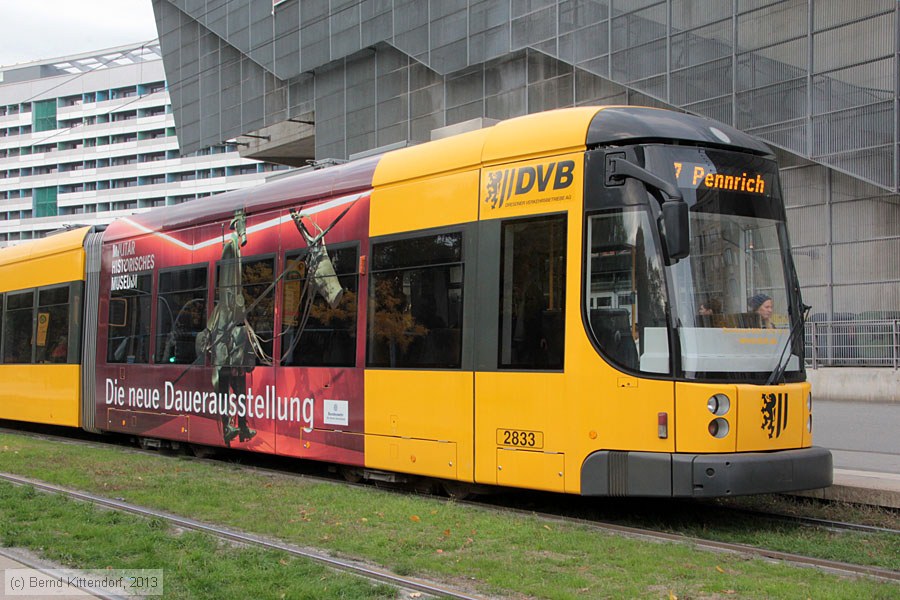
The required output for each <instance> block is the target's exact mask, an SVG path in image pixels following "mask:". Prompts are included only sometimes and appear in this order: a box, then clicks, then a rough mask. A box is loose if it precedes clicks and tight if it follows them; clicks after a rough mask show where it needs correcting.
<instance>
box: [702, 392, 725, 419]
mask: <svg viewBox="0 0 900 600" xmlns="http://www.w3.org/2000/svg"><path fill="white" fill-rule="evenodd" d="M706 409H707V410H709V412H711V413H712V414H714V415H716V416H717V417H721V416H722V415H724V414H725V413H727V412H728V411H729V410H730V409H731V400H730V399H729V398H728V396H726V395H725V394H716V395H714V396H710V398H709V400H707V401H706Z"/></svg>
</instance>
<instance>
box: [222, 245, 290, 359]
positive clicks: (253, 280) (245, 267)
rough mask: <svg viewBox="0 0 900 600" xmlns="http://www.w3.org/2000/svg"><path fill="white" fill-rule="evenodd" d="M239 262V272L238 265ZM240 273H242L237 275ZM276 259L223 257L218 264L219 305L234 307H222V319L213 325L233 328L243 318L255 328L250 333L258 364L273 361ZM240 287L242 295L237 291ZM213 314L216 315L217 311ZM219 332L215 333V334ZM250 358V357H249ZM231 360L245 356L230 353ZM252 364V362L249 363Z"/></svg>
mask: <svg viewBox="0 0 900 600" xmlns="http://www.w3.org/2000/svg"><path fill="white" fill-rule="evenodd" d="M238 264H239V265H240V271H238V269H237V265H238ZM238 273H239V274H238ZM274 281H275V258H274V257H270V258H242V259H239V260H223V261H220V262H219V264H218V266H217V267H216V304H219V303H222V302H225V305H230V304H231V303H232V301H231V300H230V298H234V300H235V302H236V304H235V306H234V307H233V309H232V310H230V311H229V310H220V311H219V312H220V314H221V317H220V319H222V320H221V321H220V322H218V323H216V322H211V323H210V327H212V328H218V329H219V330H224V329H229V330H230V329H231V328H233V327H235V326H237V325H241V323H242V322H241V323H238V322H236V321H238V320H239V319H243V318H244V316H245V312H246V320H247V323H249V325H250V328H251V329H252V331H251V332H250V336H251V338H252V344H253V346H254V349H255V352H257V353H258V354H257V355H256V357H255V360H256V364H258V365H263V364H268V365H271V364H272V341H273V338H274V332H275V286H274V285H272V284H273V282H274ZM238 289H239V290H240V294H238V293H237V291H238ZM213 314H216V313H215V311H214V313H213ZM219 333H221V331H220V332H218V333H217V332H215V331H214V332H213V335H214V337H215V336H216V335H218V334H219ZM248 358H249V357H248ZM228 360H231V361H239V362H241V363H243V360H244V357H240V358H239V357H236V356H230V357H229V359H228ZM250 364H252V363H250Z"/></svg>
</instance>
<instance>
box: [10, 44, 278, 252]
mask: <svg viewBox="0 0 900 600" xmlns="http://www.w3.org/2000/svg"><path fill="white" fill-rule="evenodd" d="M281 168H282V167H281V166H280V165H272V164H264V163H260V162H258V161H256V160H252V159H248V158H243V157H241V155H240V154H239V153H238V152H237V146H236V145H235V144H233V143H228V142H226V143H223V144H215V145H211V146H207V147H205V148H203V149H201V150H199V151H197V152H194V153H192V155H190V156H186V155H182V154H181V153H180V151H179V148H178V142H177V139H176V136H175V119H174V116H173V115H172V110H171V106H170V104H169V94H168V92H167V90H166V81H165V72H164V70H163V65H162V60H161V56H160V50H159V44H158V43H156V42H154V43H150V44H136V45H134V46H127V47H119V48H111V49H107V50H99V51H97V52H95V53H88V54H81V55H78V56H70V57H64V58H57V59H53V60H47V61H37V62H31V63H24V64H19V65H13V66H10V67H0V246H2V245H6V244H10V243H16V242H18V241H20V240H28V239H32V238H37V237H41V236H43V235H44V234H46V233H48V232H51V231H55V230H58V229H60V228H62V227H65V226H70V225H76V224H78V225H94V224H105V223H109V222H110V221H111V220H112V219H114V218H116V217H117V216H122V215H126V214H131V213H134V212H140V211H142V210H147V209H149V208H152V207H156V206H166V205H172V204H179V203H181V202H184V201H186V200H193V199H195V198H198V197H205V196H209V195H212V194H216V193H218V192H223V191H226V190H231V189H237V188H241V187H246V186H249V185H256V184H258V183H260V182H262V181H263V180H264V179H265V177H266V176H267V175H268V174H269V171H272V170H274V169H281Z"/></svg>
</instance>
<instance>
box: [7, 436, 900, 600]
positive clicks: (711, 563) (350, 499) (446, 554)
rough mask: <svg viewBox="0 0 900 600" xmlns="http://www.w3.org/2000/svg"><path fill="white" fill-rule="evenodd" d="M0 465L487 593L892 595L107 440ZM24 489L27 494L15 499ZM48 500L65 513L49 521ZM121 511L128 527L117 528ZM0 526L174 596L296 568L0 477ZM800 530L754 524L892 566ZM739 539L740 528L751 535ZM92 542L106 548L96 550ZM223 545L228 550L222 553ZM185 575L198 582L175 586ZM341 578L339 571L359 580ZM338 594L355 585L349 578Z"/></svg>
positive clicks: (847, 582) (21, 450)
mask: <svg viewBox="0 0 900 600" xmlns="http://www.w3.org/2000/svg"><path fill="white" fill-rule="evenodd" d="M0 471H2V472H8V473H15V474H20V475H24V476H28V477H33V478H36V479H41V480H44V481H48V482H52V483H55V484H59V485H64V486H68V487H72V488H77V489H81V490H87V491H90V492H94V493H98V494H103V495H106V496H110V497H115V498H124V499H125V500H126V501H128V502H132V503H135V504H139V505H145V506H149V507H153V508H158V509H162V510H166V511H169V512H173V513H177V514H180V515H184V516H189V517H192V518H196V519H200V520H204V521H207V522H213V523H219V524H223V525H227V526H230V527H234V528H239V529H242V530H245V531H250V532H253V533H257V534H263V535H268V536H272V537H277V538H280V539H283V540H286V541H289V542H291V543H295V544H298V545H302V546H311V547H316V548H319V549H322V550H326V551H330V552H332V553H335V554H338V555H344V556H349V557H354V558H359V559H363V560H367V561H370V562H372V563H374V564H378V565H381V566H383V567H385V568H388V569H391V570H393V571H395V572H397V573H400V574H412V575H417V576H421V577H427V578H434V579H438V580H442V581H444V582H446V583H448V584H450V585H453V584H465V585H469V586H474V588H475V589H476V590H477V592H478V593H480V594H484V595H489V596H504V597H523V596H525V597H539V598H559V599H566V598H602V597H616V598H620V597H627V598H669V597H670V596H677V597H678V598H723V597H728V598H732V597H734V598H742V597H743V598H759V597H768V598H816V599H821V598H863V597H865V598H897V597H900V586H898V585H896V584H889V583H881V582H874V581H871V580H867V579H852V578H842V577H839V576H836V575H833V574H826V573H822V572H819V571H816V570H812V569H807V568H798V567H793V566H789V565H784V564H772V563H768V562H765V561H762V560H757V559H748V558H747V557H744V556H735V555H731V554H719V553H712V552H706V551H700V550H697V549H695V548H692V547H691V546H690V545H689V544H674V543H654V542H647V541H642V540H636V539H631V538H627V537H622V536H616V535H610V534H607V533H603V532H600V531H598V530H596V529H594V528H591V527H589V526H586V525H577V524H572V525H570V524H559V523H551V522H548V521H546V520H543V519H540V518H538V517H535V516H522V515H510V514H503V513H497V512H495V511H492V510H490V509H483V508H477V507H471V506H464V505H460V504H458V503H454V502H445V501H441V500H437V499H433V498H425V497H419V496H415V495H412V494H408V495H402V494H396V493H390V492H385V491H380V490H376V489H371V488H369V489H364V488H349V487H346V486H343V485H337V484H332V483H328V482H319V481H312V480H303V479H298V478H293V477H288V476H282V475H276V474H264V473H255V472H248V471H247V470H244V469H241V468H240V467H236V466H232V465H226V464H211V463H208V462H203V463H200V462H196V461H189V460H185V459H179V458H174V457H166V456H155V455H148V454H144V453H134V452H128V451H125V450H122V449H120V448H114V447H111V448H97V447H87V446H81V445H75V444H64V443H58V442H49V441H44V440H36V439H31V438H27V437H24V436H20V435H7V434H0ZM26 496H27V497H28V498H29V500H28V502H23V498H25V497H26ZM38 499H39V500H40V503H47V504H46V505H45V506H44V508H36V509H34V511H32V509H30V508H29V507H30V506H31V505H35V506H38V504H37V503H38ZM42 505H43V504H42ZM59 507H64V509H65V510H63V508H59ZM55 510H59V511H60V512H65V513H67V515H68V516H61V517H60V518H58V519H57V518H53V519H51V518H50V515H51V514H55V513H54V511H55ZM120 522H127V523H128V525H127V526H124V527H123V526H121V525H119V523H120ZM0 523H2V525H0V543H2V544H3V545H5V546H24V547H27V548H31V549H34V550H38V551H40V552H42V553H43V554H44V555H46V556H47V557H48V558H51V559H53V560H57V561H60V562H63V563H65V564H66V565H67V566H75V567H79V568H97V567H106V566H111V567H113V568H147V569H150V568H163V569H165V570H166V583H167V589H169V588H168V585H169V581H170V579H174V583H173V584H172V585H173V586H182V585H183V586H185V587H184V588H181V587H176V588H175V589H176V590H181V589H183V590H185V594H187V595H188V596H201V595H203V594H206V595H208V596H210V597H213V596H216V597H223V594H221V593H220V592H221V590H222V589H224V588H222V587H216V586H231V585H242V586H243V585H247V586H250V585H254V586H257V587H258V590H259V592H258V593H257V592H256V591H254V592H244V591H243V590H242V591H239V592H234V593H233V594H232V593H231V592H229V593H228V594H229V595H231V597H250V595H251V594H252V595H254V596H256V595H258V596H259V597H280V595H279V594H280V593H285V594H286V596H285V597H288V598H291V597H295V596H294V595H293V593H292V591H291V592H280V591H279V590H280V589H281V588H279V587H278V586H280V585H282V582H281V579H282V578H283V577H284V575H285V573H286V572H291V573H293V572H294V570H296V569H300V568H301V567H299V566H297V565H298V563H300V562H301V561H297V560H294V559H290V558H285V557H282V558H272V556H273V555H274V553H269V552H262V551H257V550H245V549H242V550H235V549H233V548H222V547H221V546H220V545H217V544H216V542H214V541H212V540H211V539H210V538H208V537H206V536H202V535H199V534H184V533H182V534H180V535H175V534H174V533H173V532H171V531H168V530H167V528H165V527H160V526H159V524H157V525H156V526H155V528H154V526H153V521H142V520H141V519H136V518H133V517H127V516H122V515H117V514H115V513H109V512H108V511H103V510H98V509H94V508H90V507H86V506H84V505H81V504H79V503H75V502H68V501H63V500H60V499H58V498H47V497H45V496H44V495H43V494H35V493H34V492H33V491H31V492H29V491H26V490H22V489H15V488H12V487H10V486H9V485H4V486H3V488H2V493H0ZM122 530H124V531H125V532H126V533H125V534H123V533H122ZM138 530H141V531H143V532H145V533H146V534H147V535H149V536H150V537H145V536H144V535H141V536H140V537H138V538H136V539H135V540H134V541H133V542H130V541H128V540H127V539H126V540H123V541H121V542H119V541H116V538H118V537H123V536H124V537H126V538H131V537H132V535H131V533H132V532H134V531H138ZM806 531H808V532H809V533H808V534H805V535H798V529H797V528H792V529H790V531H787V530H786V531H784V532H783V533H782V534H780V535H779V534H776V533H773V532H772V531H768V532H767V534H766V539H767V540H769V541H768V542H766V543H767V545H768V543H773V542H772V538H773V537H774V538H775V539H776V540H777V541H778V542H779V543H781V544H789V543H790V542H789V540H791V539H794V540H795V541H794V542H792V543H793V547H792V548H788V551H797V552H801V553H815V552H822V553H823V554H826V555H831V554H834V553H835V552H834V551H833V550H832V548H834V547H838V548H839V550H838V551H837V552H836V553H837V554H839V555H840V556H837V557H836V558H840V559H841V560H850V558H849V557H848V556H844V555H843V553H845V552H846V553H848V554H850V553H853V554H854V555H858V556H857V558H861V559H866V560H861V561H860V562H866V563H867V564H885V563H886V564H887V565H893V566H891V568H897V567H896V565H897V562H898V560H900V558H898V557H900V542H898V540H896V539H895V538H896V537H898V536H884V535H882V536H873V535H869V534H859V533H839V534H836V533H829V532H822V531H818V530H813V529H809V530H806ZM707 533H709V532H707ZM743 535H750V537H752V532H750V533H749V534H748V533H747V532H744V533H743ZM100 539H102V540H105V541H106V543H108V544H113V545H108V546H101V545H100V544H99V543H98V542H97V540H100ZM149 540H152V543H151V541H149ZM847 540H854V541H852V542H847ZM116 544H125V545H126V546H125V547H122V548H119V547H118V546H117V545H116ZM153 544H161V545H164V546H166V547H171V548H172V549H173V550H172V554H164V555H158V554H157V552H156V550H155V546H154V545H153ZM848 548H849V549H848ZM223 553H224V554H226V555H228V556H229V558H228V560H224V559H223V560H220V557H221V556H222V554H223ZM232 553H233V554H232ZM158 556H162V557H161V558H157V557H158ZM232 561H233V562H232ZM282 561H284V562H286V563H287V564H286V565H285V564H282ZM219 563H228V564H234V565H236V566H234V568H233V571H232V570H231V569H232V567H229V571H228V572H230V573H234V575H228V574H226V573H223V572H221V571H218V570H217V569H218V567H217V566H214V565H218V564H219ZM273 563H274V564H273ZM247 565H257V566H252V567H250V566H247ZM259 565H267V567H266V568H261V567H260V566H259ZM282 567H283V568H282ZM223 568H224V567H223ZM304 568H305V569H311V571H309V570H306V571H304V572H306V573H307V575H306V576H304V577H303V579H304V580H306V579H309V578H310V576H309V575H308V574H309V573H310V572H315V573H321V571H322V569H321V567H316V566H311V567H309V566H306V567H304ZM173 573H174V574H173ZM194 578H202V580H203V581H204V582H205V583H204V584H203V586H200V587H196V586H199V584H194V585H195V587H187V586H188V585H189V584H190V583H191V582H192V580H193V579H194ZM346 579H347V578H346V577H342V578H340V581H341V582H343V583H344V584H345V585H348V586H350V585H359V584H358V583H355V580H354V581H353V582H347V581H345V580H346ZM245 580H246V582H245ZM326 585H329V586H337V585H338V584H337V583H336V582H335V583H328V584H326ZM362 585H363V587H364V588H365V590H364V591H365V593H368V594H370V595H375V596H379V595H381V596H384V595H390V592H389V591H387V590H386V589H385V588H372V589H370V588H369V587H366V586H367V584H362ZM254 589H257V588H254ZM206 590H214V591H206ZM320 592H321V590H320ZM344 593H345V592H343V591H339V590H337V589H335V588H332V589H331V590H330V591H329V592H327V593H325V595H326V596H328V595H329V594H330V595H331V597H341V596H340V594H344ZM317 597H321V595H319V596H317ZM344 597H348V598H353V597H361V596H360V595H358V593H357V590H356V589H355V588H354V589H352V590H351V591H348V592H346V596H344Z"/></svg>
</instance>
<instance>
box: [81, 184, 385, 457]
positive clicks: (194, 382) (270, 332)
mask: <svg viewBox="0 0 900 600" xmlns="http://www.w3.org/2000/svg"><path fill="white" fill-rule="evenodd" d="M368 214H369V195H368V192H365V193H356V194H347V195H344V196H340V197H337V198H330V199H327V200H324V201H321V202H313V203H309V204H304V205H302V206H301V205H298V206H291V205H289V204H288V205H286V206H284V208H282V209H278V210H272V211H267V212H264V213H259V214H250V215H244V214H243V212H242V211H236V212H235V215H233V216H232V217H231V218H229V219H228V220H226V221H221V222H215V223H207V224H198V225H197V226H194V227H190V228H186V229H180V230H174V231H154V230H151V229H150V228H148V227H145V226H143V225H142V224H141V222H140V217H135V218H132V219H123V220H120V221H116V222H115V223H113V224H112V225H111V226H110V228H109V230H108V232H107V234H106V235H105V236H104V239H109V240H113V241H111V242H109V243H105V244H104V246H103V250H102V266H101V284H100V307H99V311H100V314H99V322H100V327H99V331H98V340H97V341H98V349H97V381H96V385H97V388H96V389H97V402H96V418H97V423H98V424H99V425H100V427H101V428H103V429H107V430H110V431H116V432H123V433H134V434H139V435H142V436H145V437H151V438H162V439H169V440H176V441H181V442H187V443H196V444H205V445H210V446H222V445H225V446H230V447H232V448H240V449H245V450H250V451H255V452H266V453H272V454H281V455H289V456H296V457H302V458H312V459H319V460H325V461H329V462H336V463H343V464H351V465H362V464H363V462H364V460H363V448H364V440H363V436H362V433H363V419H364V404H363V402H364V398H363V390H364V386H363V369H362V367H361V365H363V364H364V357H365V340H364V339H362V338H360V337H359V336H356V335H354V333H352V332H355V331H357V330H359V329H358V328H362V329H364V323H365V321H364V319H365V315H366V306H365V303H366V300H365V294H358V293H357V292H358V290H365V289H366V287H365V286H366V284H365V279H366V277H365V273H361V274H358V275H357V273H358V270H359V269H358V265H359V263H360V257H363V256H366V255H367V254H368V242H367V237H366V236H367V232H368ZM334 248H337V249H338V250H339V251H342V252H343V254H342V255H341V256H342V257H345V258H342V259H341V260H342V261H343V262H342V263H341V264H340V265H339V267H338V268H339V271H338V272H337V274H338V275H340V282H342V283H343V282H347V281H353V278H355V277H357V276H358V277H359V280H358V287H356V288H355V290H354V289H350V288H343V287H342V286H341V285H339V284H338V277H337V276H336V275H335V270H334V268H335V267H334V265H335V264H338V263H337V262H335V260H334V257H335V252H334V250H333V249H334ZM346 257H350V258H349V259H348V258H346ZM354 259H355V264H352V265H350V267H348V262H352V261H353V260H354ZM351 267H352V270H348V269H349V268H351ZM304 273H305V274H307V275H308V276H304V275H303V274H304ZM191 278H193V279H191ZM173 279H177V280H178V281H179V282H180V283H179V286H180V287H179V288H178V290H179V291H178V292H177V293H169V294H167V293H165V292H166V291H167V290H168V288H167V287H166V285H167V284H166V283H165V282H166V281H170V280H173ZM189 280H190V281H189ZM304 282H309V284H307V283H304ZM329 284H330V285H329ZM164 288H165V289H164ZM184 289H188V290H192V291H188V292H184V291H181V290H184ZM307 300H308V301H307ZM310 307H312V309H311V308H310ZM317 307H324V308H317ZM329 308H330V309H332V312H331V313H328V314H330V315H332V317H333V315H341V316H342V318H344V319H346V318H348V316H349V317H350V318H352V316H353V315H355V319H356V323H354V324H353V325H352V327H348V328H347V331H342V332H339V333H341V334H342V335H343V338H342V340H343V341H342V343H343V348H344V356H345V357H347V356H349V359H346V358H345V359H344V361H343V363H342V364H344V365H346V366H332V365H329V364H327V363H328V358H329V357H328V356H318V357H317V356H315V353H316V352H317V351H318V349H317V347H316V348H314V347H313V346H307V347H306V348H304V347H303V345H304V340H305V339H309V338H308V337H305V336H306V335H307V330H306V329H304V327H306V326H308V324H309V323H310V321H309V318H310V315H309V311H310V310H312V311H313V313H315V311H316V310H320V313H321V311H323V310H324V311H325V312H326V313H327V312H328V310H329ZM320 313H316V314H320ZM332 317H321V314H320V317H319V318H321V319H322V322H325V323H334V322H336V321H335V320H336V319H338V317H333V318H332ZM314 322H319V321H314ZM184 323H187V324H188V325H187V326H184V325H182V324H184ZM190 323H193V325H190ZM351 330H352V332H351ZM301 354H302V355H303V356H306V357H310V356H311V358H312V362H313V363H315V362H316V361H317V360H318V361H320V362H322V363H323V364H321V365H318V366H299V365H303V364H310V363H309V362H304V361H303V360H294V359H290V360H288V359H287V358H286V357H288V356H291V357H293V356H295V355H301ZM320 354H322V353H320ZM280 357H285V360H281V358H280ZM282 363H287V364H282ZM288 365H290V366H288ZM293 365H298V366H293ZM354 365H359V366H354Z"/></svg>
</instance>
